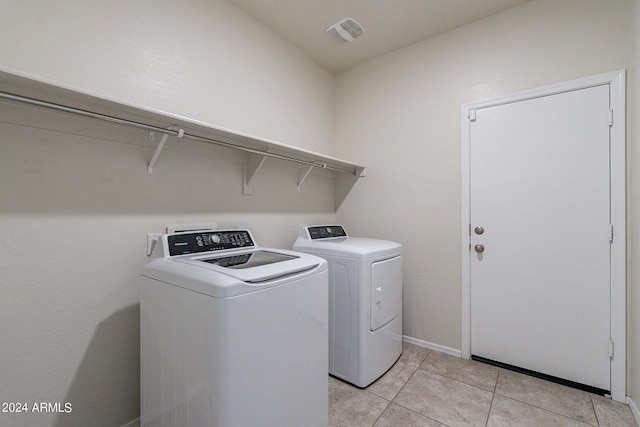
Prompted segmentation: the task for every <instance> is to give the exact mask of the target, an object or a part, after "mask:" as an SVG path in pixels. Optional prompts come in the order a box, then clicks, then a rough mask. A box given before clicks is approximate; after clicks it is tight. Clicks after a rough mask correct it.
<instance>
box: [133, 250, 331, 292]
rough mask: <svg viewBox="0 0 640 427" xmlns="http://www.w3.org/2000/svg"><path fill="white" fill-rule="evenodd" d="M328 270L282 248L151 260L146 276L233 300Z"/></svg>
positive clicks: (313, 258) (321, 263)
mask: <svg viewBox="0 0 640 427" xmlns="http://www.w3.org/2000/svg"><path fill="white" fill-rule="evenodd" d="M326 269H327V262H326V261H325V260H323V259H322V258H318V257H316V256H313V255H309V254H305V253H297V252H293V251H286V250H281V249H266V248H256V249H254V250H250V251H246V250H239V251H233V252H232V253H229V252H226V253H208V254H199V255H182V256H172V257H169V258H160V259H156V260H153V261H151V262H150V263H148V264H147V265H146V266H144V267H143V269H142V275H143V276H145V277H149V278H152V279H155V280H159V281H162V282H165V283H168V284H171V285H175V286H179V287H182V288H186V289H190V290H193V291H196V292H200V293H203V294H206V295H211V296H214V297H220V298H222V297H229V296H236V295H241V294H246V293H249V292H254V291H257V290H261V289H265V288H268V287H272V286H277V285H281V284H284V283H288V282H292V281H295V280H299V279H301V278H304V277H307V276H309V275H312V274H315V273H317V272H319V271H322V270H326Z"/></svg>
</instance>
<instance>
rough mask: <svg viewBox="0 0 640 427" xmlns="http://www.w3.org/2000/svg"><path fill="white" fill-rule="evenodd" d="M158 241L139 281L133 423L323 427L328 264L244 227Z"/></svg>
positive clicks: (201, 426)
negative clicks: (137, 394)
mask: <svg viewBox="0 0 640 427" xmlns="http://www.w3.org/2000/svg"><path fill="white" fill-rule="evenodd" d="M158 246H160V247H159V250H160V251H159V254H158V255H157V256H156V258H155V259H153V260H152V261H151V262H149V263H148V264H147V265H146V266H144V267H143V269H142V278H141V295H140V322H141V425H142V426H184V427H187V426H193V427H205V426H206V427H209V426H215V427H227V426H228V427H236V426H257V425H260V426H278V427H281V426H294V425H305V426H318V427H319V426H322V427H326V426H327V423H328V379H327V378H328V377H327V364H328V360H327V355H328V349H327V341H328V326H327V325H328V323H327V322H328V319H327V312H328V302H327V301H328V290H327V280H328V276H327V262H326V261H325V260H324V259H322V258H318V257H315V256H313V255H309V254H305V253H299V252H293V251H288V250H281V249H271V248H261V247H259V246H257V245H256V244H255V240H254V238H253V236H252V235H251V233H250V232H249V230H244V229H243V230H214V231H212V230H209V231H199V232H186V233H172V234H165V235H163V236H162V237H161V239H160V241H159V245H158Z"/></svg>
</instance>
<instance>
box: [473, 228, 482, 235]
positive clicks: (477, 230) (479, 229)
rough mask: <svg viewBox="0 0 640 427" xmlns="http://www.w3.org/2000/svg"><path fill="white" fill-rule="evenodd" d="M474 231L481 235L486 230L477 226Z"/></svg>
mask: <svg viewBox="0 0 640 427" xmlns="http://www.w3.org/2000/svg"><path fill="white" fill-rule="evenodd" d="M473 231H475V232H476V234H478V235H480V234H482V233H484V228H482V227H480V226H477V227H476V228H474V229H473Z"/></svg>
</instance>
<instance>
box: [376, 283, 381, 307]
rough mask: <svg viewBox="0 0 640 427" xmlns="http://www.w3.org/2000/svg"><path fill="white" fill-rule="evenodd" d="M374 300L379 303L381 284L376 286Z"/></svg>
mask: <svg viewBox="0 0 640 427" xmlns="http://www.w3.org/2000/svg"><path fill="white" fill-rule="evenodd" d="M375 302H376V304H380V303H381V302H382V286H378V287H377V288H376V297H375Z"/></svg>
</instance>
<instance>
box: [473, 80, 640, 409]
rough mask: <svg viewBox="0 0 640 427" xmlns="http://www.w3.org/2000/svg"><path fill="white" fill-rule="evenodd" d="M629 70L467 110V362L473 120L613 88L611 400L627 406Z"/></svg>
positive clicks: (506, 97)
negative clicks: (512, 106) (480, 114)
mask: <svg viewBox="0 0 640 427" xmlns="http://www.w3.org/2000/svg"><path fill="white" fill-rule="evenodd" d="M625 77H626V72H625V70H619V71H615V72H611V73H605V74H600V75H596V76H591V77H586V78H582V79H578V80H572V81H568V82H564V83H559V84H555V85H551V86H545V87H541V88H537V89H531V90H527V91H524V92H518V93H515V94H510V95H506V96H502V97H498V98H493V99H489V100H484V101H478V102H473V103H468V104H463V105H462V114H461V123H462V129H461V130H462V132H461V133H462V147H461V154H462V159H461V160H462V168H461V172H462V221H461V236H462V242H461V243H462V248H461V254H462V257H461V259H462V310H461V311H462V343H461V349H462V351H461V353H462V357H464V358H467V359H468V358H470V357H471V298H470V295H471V268H470V259H471V258H470V256H471V251H470V232H469V230H470V224H471V211H470V208H471V206H470V195H471V193H470V191H471V182H470V118H471V117H472V116H473V114H474V112H475V110H477V109H481V108H488V107H494V106H497V105H503V104H507V103H513V102H519V101H524V100H527V99H532V98H537V97H540V96H548V95H553V94H558V93H563V92H566V91H572V90H577V89H584V88H588V87H592V86H597V85H603V84H608V85H609V86H610V94H611V98H610V108H611V110H612V111H613V116H612V125H611V127H610V166H611V183H610V185H611V193H610V194H611V222H612V224H613V234H614V236H613V242H612V244H611V339H612V340H613V342H614V346H615V347H614V356H613V358H612V359H611V397H612V398H613V400H616V401H618V402H624V403H626V337H627V335H626V155H625V150H626V149H625V144H626V120H625V119H626V100H625V93H626V85H625Z"/></svg>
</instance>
